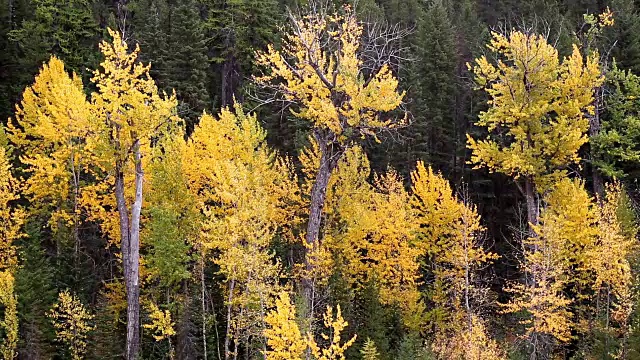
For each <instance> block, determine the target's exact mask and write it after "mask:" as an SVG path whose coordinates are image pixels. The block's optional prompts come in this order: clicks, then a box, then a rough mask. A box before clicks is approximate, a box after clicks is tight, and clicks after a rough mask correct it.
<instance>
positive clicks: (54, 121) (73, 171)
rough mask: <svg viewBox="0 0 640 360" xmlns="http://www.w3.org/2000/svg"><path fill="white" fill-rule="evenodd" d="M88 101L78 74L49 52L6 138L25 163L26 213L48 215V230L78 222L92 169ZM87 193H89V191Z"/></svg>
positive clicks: (55, 230)
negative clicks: (85, 182) (87, 146)
mask: <svg viewBox="0 0 640 360" xmlns="http://www.w3.org/2000/svg"><path fill="white" fill-rule="evenodd" d="M90 118H91V114H90V111H89V103H88V102H87V99H86V97H85V94H84V90H83V87H82V82H81V80H80V78H79V77H78V76H76V75H75V74H73V75H72V76H71V77H70V76H69V75H68V74H67V72H66V71H65V68H64V63H63V62H62V61H61V60H59V59H58V58H56V57H55V56H54V57H51V59H50V60H49V62H48V63H46V64H44V65H43V67H42V69H41V70H40V72H39V73H38V75H37V76H36V78H35V82H34V84H33V85H31V86H29V87H27V88H26V89H25V91H24V94H23V99H22V102H21V103H20V105H19V106H17V109H16V118H15V120H14V121H9V124H8V128H9V139H10V140H11V142H12V143H13V144H14V146H16V148H18V149H19V150H20V154H21V157H20V161H21V162H22V163H23V164H24V169H25V173H26V174H28V176H26V177H25V178H26V179H25V187H24V194H25V195H26V197H27V199H29V201H30V207H29V211H30V213H31V214H35V213H39V214H40V215H42V216H48V217H49V218H48V223H49V226H50V227H51V229H52V230H53V232H54V233H55V232H57V231H58V230H59V229H60V227H63V228H64V227H67V228H70V227H72V226H74V225H75V226H77V223H78V221H79V220H78V216H79V215H80V208H79V199H80V197H81V196H82V190H83V189H82V184H81V182H82V181H83V175H84V174H87V173H89V172H91V171H92V169H91V167H90V161H91V159H90V156H89V155H88V154H87V153H86V151H85V150H84V144H85V142H86V139H87V136H88V135H89V133H90V129H89V128H88V126H89V119H90ZM89 197H90V195H89Z"/></svg>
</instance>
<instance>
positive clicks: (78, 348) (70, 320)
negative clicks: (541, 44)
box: [48, 290, 94, 360]
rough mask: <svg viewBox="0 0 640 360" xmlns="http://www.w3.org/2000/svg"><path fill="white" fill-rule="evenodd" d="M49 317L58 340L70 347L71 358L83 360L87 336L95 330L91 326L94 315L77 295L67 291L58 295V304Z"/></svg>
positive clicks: (54, 306)
mask: <svg viewBox="0 0 640 360" xmlns="http://www.w3.org/2000/svg"><path fill="white" fill-rule="evenodd" d="M48 316H49V317H50V318H51V322H52V323H53V327H54V328H55V329H56V338H57V339H58V341H60V342H62V343H64V344H66V345H67V346H68V347H69V352H70V353H71V358H72V359H74V360H80V359H82V358H83V357H84V353H85V352H86V349H87V334H88V333H89V332H90V331H92V330H93V329H94V327H93V326H92V325H90V324H89V322H90V321H91V320H92V319H93V315H91V314H89V313H88V312H87V310H86V309H85V308H84V306H83V305H82V303H81V302H80V300H79V299H78V298H77V297H76V296H75V295H73V294H71V293H69V291H68V290H65V291H63V292H61V293H59V294H58V302H57V303H56V304H54V305H53V307H52V308H51V310H50V311H49V313H48Z"/></svg>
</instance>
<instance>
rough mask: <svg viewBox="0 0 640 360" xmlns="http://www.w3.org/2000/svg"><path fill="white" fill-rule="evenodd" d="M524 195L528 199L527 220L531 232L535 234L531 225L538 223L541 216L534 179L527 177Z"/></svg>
mask: <svg viewBox="0 0 640 360" xmlns="http://www.w3.org/2000/svg"><path fill="white" fill-rule="evenodd" d="M524 196H525V198H526V199H527V221H528V223H529V232H530V233H531V235H533V230H531V225H538V218H539V217H540V214H539V208H538V194H536V189H535V185H534V183H533V179H531V178H530V177H527V178H526V179H525V183H524Z"/></svg>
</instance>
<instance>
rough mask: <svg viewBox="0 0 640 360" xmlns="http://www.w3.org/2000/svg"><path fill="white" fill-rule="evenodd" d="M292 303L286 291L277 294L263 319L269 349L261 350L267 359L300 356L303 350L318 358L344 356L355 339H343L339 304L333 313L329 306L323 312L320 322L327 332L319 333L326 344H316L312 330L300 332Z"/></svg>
mask: <svg viewBox="0 0 640 360" xmlns="http://www.w3.org/2000/svg"><path fill="white" fill-rule="evenodd" d="M295 314H296V309H295V305H294V304H292V303H291V298H290V297H289V294H288V293H287V292H286V291H283V292H281V293H280V294H279V295H278V299H277V300H276V302H275V309H273V310H271V311H270V312H269V313H268V314H267V316H266V318H265V321H266V323H267V328H266V329H265V330H264V335H265V337H266V338H267V345H268V349H266V350H265V351H264V356H265V359H266V360H301V359H304V358H305V353H306V352H307V351H308V352H310V353H311V355H312V356H313V358H314V359H317V360H344V359H345V356H344V353H345V351H346V350H347V349H348V348H349V347H350V346H351V345H353V343H354V342H355V341H356V336H355V335H354V336H353V337H352V338H351V339H349V340H347V341H345V342H344V343H343V342H342V339H341V335H342V332H343V330H344V329H345V328H346V327H347V325H349V324H348V323H347V322H346V321H345V320H344V319H343V318H342V313H341V311H340V306H339V305H338V307H337V309H336V313H335V315H334V313H333V309H332V307H331V306H328V307H327V311H326V312H325V313H324V315H323V323H324V326H325V328H326V329H327V330H329V334H326V333H321V334H320V336H321V337H322V339H323V340H324V342H326V346H322V347H321V346H319V345H318V343H317V342H316V341H315V339H314V338H313V335H312V334H311V333H307V334H306V336H305V335H303V334H302V332H301V331H300V328H299V326H298V324H297V323H296V317H295Z"/></svg>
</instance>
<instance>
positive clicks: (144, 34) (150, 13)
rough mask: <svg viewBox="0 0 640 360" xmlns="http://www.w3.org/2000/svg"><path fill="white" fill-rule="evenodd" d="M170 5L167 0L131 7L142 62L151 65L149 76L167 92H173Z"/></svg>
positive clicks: (150, 0) (146, 1)
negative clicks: (170, 80) (170, 66)
mask: <svg viewBox="0 0 640 360" xmlns="http://www.w3.org/2000/svg"><path fill="white" fill-rule="evenodd" d="M167 7H168V5H167V3H166V1H165V0H139V1H134V2H132V4H131V5H130V9H131V10H132V12H133V14H134V17H133V24H134V25H133V29H134V38H135V39H136V40H137V41H138V43H139V44H140V48H142V49H144V51H143V52H142V53H141V54H140V60H141V61H143V62H145V63H151V65H152V66H151V70H149V74H151V77H152V78H153V79H154V80H155V81H156V83H157V84H158V87H160V88H161V89H164V90H165V91H171V89H169V88H168V87H167V81H168V74H167V71H168V64H167V62H168V61H169V59H168V56H169V52H168V48H167V34H168V30H169V29H168V28H167V27H166V26H165V24H166V20H167V11H168V9H167Z"/></svg>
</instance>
